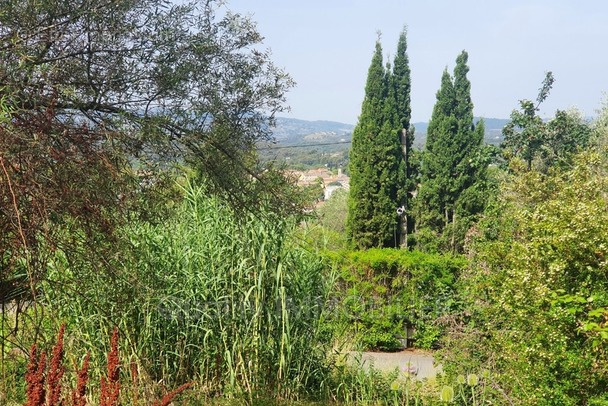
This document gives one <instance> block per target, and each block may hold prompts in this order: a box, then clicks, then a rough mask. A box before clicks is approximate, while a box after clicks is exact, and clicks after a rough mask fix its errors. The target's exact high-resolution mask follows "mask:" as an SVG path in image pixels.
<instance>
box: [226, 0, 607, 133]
mask: <svg viewBox="0 0 608 406" xmlns="http://www.w3.org/2000/svg"><path fill="white" fill-rule="evenodd" d="M227 6H228V8H229V9H231V10H232V11H233V12H240V13H243V14H246V15H250V16H251V17H252V19H253V20H254V21H256V22H257V25H258V29H259V31H260V32H261V33H262V35H264V37H265V40H264V45H265V46H266V47H268V48H270V49H271V51H272V59H273V61H274V62H275V64H276V65H278V66H280V67H282V68H284V69H285V70H286V71H287V72H288V73H289V74H290V75H291V76H292V77H293V78H294V80H295V81H296V82H297V87H296V88H295V89H293V90H292V91H290V93H289V95H288V104H289V105H290V106H291V113H290V114H284V115H286V116H290V117H294V118H301V119H306V120H333V121H341V122H346V123H351V124H355V123H356V121H357V118H358V116H359V114H360V112H361V102H362V101H363V96H364V86H365V79H366V76H367V69H368V67H369V64H370V62H371V58H372V54H373V51H374V43H375V41H376V38H377V34H376V33H377V32H378V31H381V33H382V37H381V42H382V46H383V49H384V55H385V61H386V60H387V59H386V58H390V60H392V58H393V55H394V53H395V51H396V48H397V40H398V36H399V33H400V31H401V29H402V28H403V26H404V25H406V26H407V29H408V55H409V60H410V69H411V71H412V93H411V98H412V121H414V122H417V121H428V119H429V118H430V116H431V112H432V109H433V104H434V102H435V93H436V92H437V90H438V88H439V84H440V79H441V73H442V71H443V69H444V68H445V67H446V66H447V67H448V69H449V70H450V72H451V71H452V70H453V68H454V63H455V60H456V56H457V55H458V54H459V53H460V52H461V51H462V50H463V49H464V50H466V51H467V52H468V53H469V67H470V72H469V79H470V81H471V95H472V98H473V103H474V104H475V115H478V116H483V117H489V118H508V116H509V114H510V113H511V111H512V110H513V109H514V108H516V107H518V100H520V99H532V100H534V99H535V98H536V95H537V93H538V89H539V87H540V86H541V82H542V80H543V78H544V76H545V72H546V71H552V72H553V74H554V77H555V84H554V86H553V90H552V92H551V94H550V96H549V98H548V99H547V101H545V103H543V105H542V108H541V115H542V116H543V117H551V116H552V115H553V114H554V113H555V111H556V110H557V109H562V110H563V109H569V108H577V109H579V110H580V111H581V112H582V113H583V114H584V115H586V116H592V115H594V114H595V112H596V110H597V109H598V108H599V107H600V105H601V102H602V100H604V98H605V94H606V91H608V52H606V49H607V44H608V23H606V22H607V21H608V1H605V0H581V1H574V0H570V1H569V0H527V1H526V0H425V1H423V0H417V1H413V0H373V1H372V0H367V1H364V0H325V1H321V0H298V1H293V0H228V1H227Z"/></svg>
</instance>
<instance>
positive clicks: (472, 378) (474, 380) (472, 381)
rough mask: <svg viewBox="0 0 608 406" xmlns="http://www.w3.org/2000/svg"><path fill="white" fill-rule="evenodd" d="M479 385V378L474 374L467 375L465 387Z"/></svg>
mask: <svg viewBox="0 0 608 406" xmlns="http://www.w3.org/2000/svg"><path fill="white" fill-rule="evenodd" d="M478 383H479V377H478V376H477V375H475V374H468V375H467V385H469V386H475V385H477V384H478Z"/></svg>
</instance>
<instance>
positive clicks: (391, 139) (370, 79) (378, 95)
mask: <svg viewBox="0 0 608 406" xmlns="http://www.w3.org/2000/svg"><path fill="white" fill-rule="evenodd" d="M404 41H405V36H404V35H403V36H402V39H401V41H400V42H401V45H400V51H401V55H398V60H397V62H398V67H399V70H398V75H399V76H396V74H395V73H394V72H393V71H392V70H391V69H390V67H389V68H388V69H385V68H384V66H383V62H382V60H383V58H382V46H381V45H380V41H377V42H376V49H375V52H374V56H373V58H372V63H371V65H370V67H369V71H368V76H367V83H366V85H365V99H364V100H363V105H362V107H361V115H360V116H359V122H358V123H357V126H356V127H355V130H354V131H353V140H352V148H351V152H350V162H349V172H350V176H351V181H350V197H349V205H348V219H347V223H346V224H347V234H348V238H349V240H350V241H351V244H352V245H353V246H355V247H357V248H371V247H395V246H397V245H398V241H399V235H401V227H400V226H399V221H398V216H397V214H396V212H397V207H398V206H399V203H400V202H402V201H403V200H404V199H405V197H404V196H405V192H406V191H405V189H404V183H405V161H404V157H403V154H402V151H401V143H400V133H401V128H402V125H403V124H404V121H409V112H407V111H405V112H400V111H399V108H400V107H405V106H409V86H408V83H406V82H407V81H409V71H408V70H407V68H406V66H407V55H406V54H405V49H404V46H405V45H404V43H403V42H404ZM397 92H400V94H399V96H398V95H397ZM401 93H403V94H401Z"/></svg>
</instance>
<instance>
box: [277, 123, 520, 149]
mask: <svg viewBox="0 0 608 406" xmlns="http://www.w3.org/2000/svg"><path fill="white" fill-rule="evenodd" d="M478 121H479V117H476V118H475V122H476V123H477V122H478ZM484 121H485V124H486V136H485V141H486V143H488V144H494V145H498V144H500V143H501V142H502V128H503V127H504V126H505V125H506V124H507V123H508V122H509V120H508V119H502V118H484ZM413 126H414V128H415V132H414V137H415V146H416V147H418V148H423V147H424V142H425V141H426V130H427V128H428V126H429V124H428V123H425V122H418V123H413ZM354 128H355V126H354V125H352V124H345V123H339V122H336V121H322V120H319V121H307V120H299V119H295V118H286V117H278V118H277V126H276V128H275V129H274V130H273V135H274V137H275V139H276V141H277V143H278V144H280V145H283V146H287V145H301V144H315V143H329V142H340V141H342V142H344V141H350V139H351V137H352V132H353V129H354Z"/></svg>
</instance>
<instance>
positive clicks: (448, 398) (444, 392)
mask: <svg viewBox="0 0 608 406" xmlns="http://www.w3.org/2000/svg"><path fill="white" fill-rule="evenodd" d="M439 399H440V400H441V401H442V402H448V403H452V402H453V401H454V388H452V387H451V386H447V385H446V386H444V387H443V388H442V389H441V395H440V396H439Z"/></svg>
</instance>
